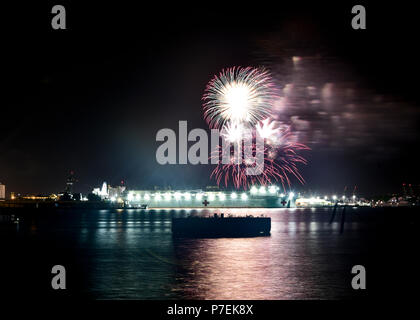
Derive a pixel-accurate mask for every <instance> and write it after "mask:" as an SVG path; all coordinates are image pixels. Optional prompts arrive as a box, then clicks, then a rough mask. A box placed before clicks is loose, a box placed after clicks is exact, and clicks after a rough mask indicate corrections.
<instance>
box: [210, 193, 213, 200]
mask: <svg viewBox="0 0 420 320" xmlns="http://www.w3.org/2000/svg"><path fill="white" fill-rule="evenodd" d="M213 200H214V194H213V193H210V194H209V201H213Z"/></svg>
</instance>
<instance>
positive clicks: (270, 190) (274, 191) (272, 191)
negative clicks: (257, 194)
mask: <svg viewBox="0 0 420 320" xmlns="http://www.w3.org/2000/svg"><path fill="white" fill-rule="evenodd" d="M268 191H269V192H270V193H276V191H277V187H276V186H270V188H268Z"/></svg>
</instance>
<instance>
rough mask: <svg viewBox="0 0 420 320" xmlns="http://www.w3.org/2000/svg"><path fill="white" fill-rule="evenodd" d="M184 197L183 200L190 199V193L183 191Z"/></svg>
mask: <svg viewBox="0 0 420 320" xmlns="http://www.w3.org/2000/svg"><path fill="white" fill-rule="evenodd" d="M184 198H185V200H191V193H189V192H185V193H184Z"/></svg>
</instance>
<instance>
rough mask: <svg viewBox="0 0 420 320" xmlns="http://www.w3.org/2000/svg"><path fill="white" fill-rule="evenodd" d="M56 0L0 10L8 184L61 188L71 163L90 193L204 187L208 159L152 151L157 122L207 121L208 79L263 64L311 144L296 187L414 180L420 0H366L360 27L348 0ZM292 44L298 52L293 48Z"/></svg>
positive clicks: (383, 185) (368, 187) (367, 187)
mask: <svg viewBox="0 0 420 320" xmlns="http://www.w3.org/2000/svg"><path fill="white" fill-rule="evenodd" d="M54 4H57V3H54V2H51V3H48V2H47V3H44V4H42V5H41V4H35V3H32V4H30V5H24V4H21V3H20V4H16V5H14V6H6V7H3V9H2V17H1V18H2V24H4V25H3V26H2V52H3V53H4V55H3V58H2V61H3V65H4V66H3V68H2V77H3V85H2V89H3V90H2V97H1V98H2V102H1V109H0V110H1V113H0V117H1V118H0V119H1V126H0V181H1V182H2V183H4V184H6V186H7V191H8V192H10V191H15V192H18V193H51V192H58V191H61V190H63V189H64V183H65V178H66V176H67V175H68V172H69V170H74V171H75V172H76V176H77V178H78V180H79V182H78V184H77V187H76V190H78V191H81V192H88V191H90V190H91V189H92V188H93V187H94V186H98V185H100V184H101V183H102V182H103V181H108V182H110V183H112V184H117V183H119V182H120V181H121V180H124V181H126V183H127V185H128V186H129V187H133V188H136V187H138V188H140V187H152V186H154V185H157V186H169V185H170V186H172V187H174V188H175V187H178V188H189V187H203V186H206V185H210V184H214V182H213V181H211V180H210V179H209V174H210V172H211V170H212V168H213V167H212V166H210V165H208V166H204V165H202V166H193V165H173V166H169V165H167V166H161V165H159V164H158V163H157V162H156V159H155V152H156V149H157V147H158V145H159V143H157V142H156V141H155V136H156V133H157V131H158V130H159V129H162V128H173V129H177V126H178V121H180V120H187V121H188V126H189V128H190V129H193V128H204V129H207V125H206V123H205V122H204V120H203V119H202V108H201V104H202V102H201V96H202V94H203V91H204V88H205V85H206V83H207V82H208V81H209V80H210V79H211V78H212V76H213V75H214V74H216V73H218V72H219V71H220V70H221V69H223V68H226V67H231V66H254V67H259V66H264V67H266V68H268V69H269V70H270V71H271V72H272V74H273V76H274V77H275V80H276V81H277V83H278V85H279V88H280V89H281V92H282V94H281V95H282V100H281V101H280V102H279V103H280V104H281V107H279V110H278V113H277V119H278V120H279V121H281V122H283V123H285V124H288V125H291V128H292V129H293V131H294V133H295V135H296V138H297V139H298V140H299V141H300V142H303V143H306V144H307V145H308V146H309V147H310V148H311V149H312V150H311V151H309V152H305V153H304V156H305V157H306V158H307V159H308V160H309V163H308V165H307V166H302V167H301V172H302V174H303V176H304V178H305V180H306V184H305V185H304V186H301V185H299V183H298V182H297V181H294V184H293V189H296V190H319V191H320V192H341V191H342V190H343V189H344V188H345V186H347V187H348V188H349V189H352V188H353V187H354V186H355V185H357V187H358V189H359V190H360V192H362V193H364V194H376V193H382V192H392V191H399V189H400V185H401V183H402V182H407V183H416V184H418V183H419V180H420V175H419V170H418V168H417V167H418V165H417V162H418V160H417V156H416V149H417V147H418V142H419V134H418V133H419V130H418V129H419V99H418V96H417V93H418V75H419V60H418V56H419V55H418V54H419V52H418V49H417V47H416V42H417V33H418V26H417V23H416V21H417V20H416V19H417V18H416V15H415V12H416V11H415V10H413V9H410V8H409V7H407V5H404V4H403V3H400V2H399V4H398V5H394V6H393V7H392V10H391V9H390V8H389V7H388V6H385V5H381V4H380V3H378V4H372V3H370V2H369V4H367V5H366V10H367V29H366V30H353V29H352V28H351V24H350V22H351V18H352V15H351V7H352V5H354V4H356V3H352V2H349V3H347V4H346V3H341V4H335V5H331V4H324V5H322V4H319V3H317V4H316V5H312V6H309V7H308V6H307V5H305V4H301V3H296V4H295V5H294V6H291V5H285V4H284V3H281V6H280V7H275V6H274V5H272V4H269V3H263V2H261V3H256V4H254V5H252V6H251V5H250V4H248V5H246V4H245V3H243V4H242V5H237V6H227V5H224V4H223V5H222V4H221V3H220V4H217V3H206V4H204V5H203V6H202V7H200V6H196V7H191V6H187V5H185V6H182V5H179V4H176V5H175V4H173V5H172V6H168V5H166V4H164V3H157V4H156V5H155V6H154V7H150V6H146V5H141V6H140V5H139V6H138V7H137V6H134V5H133V4H130V3H128V2H127V3H123V2H116V3H113V4H105V3H102V2H98V3H97V4H96V5H94V4H93V3H92V4H90V5H87V4H85V3H79V4H75V3H74V1H73V2H71V3H69V4H66V3H65V2H62V3H61V4H64V5H65V7H66V10H67V28H68V29H67V30H65V31H63V30H52V29H51V27H50V22H51V18H52V14H51V13H50V11H51V8H52V6H53V5H54ZM293 57H299V60H297V59H296V58H295V63H293Z"/></svg>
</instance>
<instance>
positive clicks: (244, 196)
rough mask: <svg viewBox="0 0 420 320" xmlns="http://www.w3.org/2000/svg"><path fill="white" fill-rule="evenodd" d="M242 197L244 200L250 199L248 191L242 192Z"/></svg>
mask: <svg viewBox="0 0 420 320" xmlns="http://www.w3.org/2000/svg"><path fill="white" fill-rule="evenodd" d="M241 199H242V200H247V199H248V196H247V195H246V193H245V192H244V193H242V195H241Z"/></svg>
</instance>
